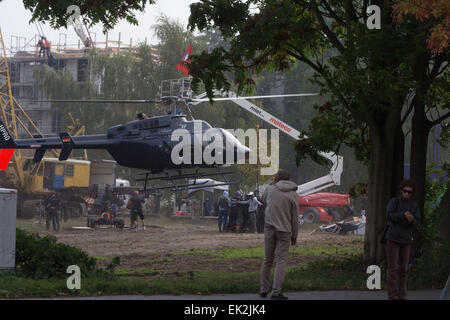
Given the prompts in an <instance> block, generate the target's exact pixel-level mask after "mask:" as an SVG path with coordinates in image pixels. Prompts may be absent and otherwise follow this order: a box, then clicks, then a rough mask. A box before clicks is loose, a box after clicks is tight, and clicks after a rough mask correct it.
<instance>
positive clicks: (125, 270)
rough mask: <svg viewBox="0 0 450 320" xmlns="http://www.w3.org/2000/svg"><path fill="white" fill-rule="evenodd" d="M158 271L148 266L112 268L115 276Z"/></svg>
mask: <svg viewBox="0 0 450 320" xmlns="http://www.w3.org/2000/svg"><path fill="white" fill-rule="evenodd" d="M159 272H160V271H158V270H156V269H149V268H137V269H129V268H117V269H116V270H114V275H116V276H125V275H136V274H143V275H146V274H157V273H159Z"/></svg>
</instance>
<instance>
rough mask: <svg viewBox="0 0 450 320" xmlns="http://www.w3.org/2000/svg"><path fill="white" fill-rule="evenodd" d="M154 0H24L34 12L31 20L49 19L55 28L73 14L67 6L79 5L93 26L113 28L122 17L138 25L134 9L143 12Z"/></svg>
mask: <svg viewBox="0 0 450 320" xmlns="http://www.w3.org/2000/svg"><path fill="white" fill-rule="evenodd" d="M154 3H155V1H154V0H127V1H124V0H98V1H84V0H47V1H39V0H23V5H24V7H25V9H27V10H29V11H30V12H31V13H32V17H31V20H30V22H34V21H49V22H50V26H51V27H52V28H54V29H59V28H61V27H67V22H68V19H69V17H70V16H71V14H68V13H67V8H68V7H69V6H71V5H77V6H78V7H79V8H80V14H81V15H82V16H84V17H83V18H84V21H85V22H86V23H87V24H89V26H92V25H94V24H96V23H99V22H100V23H102V24H103V30H104V31H105V32H106V31H107V30H111V29H112V28H113V27H114V26H115V25H116V24H117V23H118V22H119V20H120V19H125V20H126V21H127V22H128V23H130V24H134V25H137V24H138V21H137V19H136V16H135V14H134V12H133V11H140V12H143V11H144V10H145V6H146V5H147V4H154Z"/></svg>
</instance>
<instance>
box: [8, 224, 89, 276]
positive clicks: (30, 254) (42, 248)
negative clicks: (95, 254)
mask: <svg viewBox="0 0 450 320" xmlns="http://www.w3.org/2000/svg"><path fill="white" fill-rule="evenodd" d="M70 265H77V266H78V267H80V270H81V274H82V275H83V276H91V275H93V273H94V272H96V271H97V270H96V261H95V258H91V257H89V256H88V255H87V254H86V253H85V252H84V251H82V250H81V249H78V248H75V247H72V246H69V245H66V244H63V243H58V242H57V241H56V237H54V236H45V237H39V235H37V234H32V233H27V232H26V231H24V230H21V229H17V230H16V271H17V272H18V273H20V274H21V275H22V276H25V277H28V278H33V279H47V278H51V277H56V278H64V277H67V276H68V274H67V273H66V270H67V267H68V266H70Z"/></svg>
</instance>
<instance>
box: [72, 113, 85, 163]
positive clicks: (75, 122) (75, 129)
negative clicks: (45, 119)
mask: <svg viewBox="0 0 450 320" xmlns="http://www.w3.org/2000/svg"><path fill="white" fill-rule="evenodd" d="M67 115H68V116H69V118H70V121H71V122H72V123H71V124H70V125H68V126H67V132H68V133H69V134H70V135H71V136H84V135H85V133H86V126H85V125H82V124H81V123H80V119H74V118H73V116H72V113H70V112H69V113H68V114H67ZM83 152H84V160H87V159H88V155H87V150H86V149H84V150H83Z"/></svg>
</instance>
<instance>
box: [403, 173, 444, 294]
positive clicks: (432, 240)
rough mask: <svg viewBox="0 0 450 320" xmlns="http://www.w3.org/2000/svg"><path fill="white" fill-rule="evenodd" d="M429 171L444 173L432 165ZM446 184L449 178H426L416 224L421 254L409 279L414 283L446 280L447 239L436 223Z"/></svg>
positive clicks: (431, 283)
mask: <svg viewBox="0 0 450 320" xmlns="http://www.w3.org/2000/svg"><path fill="white" fill-rule="evenodd" d="M431 173H438V174H441V175H443V174H444V172H443V170H441V169H436V168H434V167H433V166H430V167H428V168H427V177H429V176H430V174H431ZM449 188H450V182H447V183H442V182H441V181H437V180H434V179H430V178H428V179H427V183H426V197H425V212H424V219H423V223H422V224H421V225H420V226H419V232H420V233H421V235H422V236H423V239H424V245H423V247H422V252H423V254H422V255H421V256H420V257H419V258H418V259H417V262H416V265H415V266H414V268H413V270H412V271H411V281H412V282H413V283H414V284H415V285H422V286H423V285H427V286H428V287H430V286H436V287H440V286H442V285H443V284H444V283H445V281H446V280H447V277H448V271H449V270H450V243H448V242H447V241H446V240H444V239H441V238H440V237H439V236H438V235H437V230H438V228H437V227H438V226H437V223H440V221H439V219H438V218H439V217H438V212H437V211H438V208H439V205H440V203H441V200H442V198H443V196H444V194H445V193H446V191H447V190H448V189H449Z"/></svg>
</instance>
